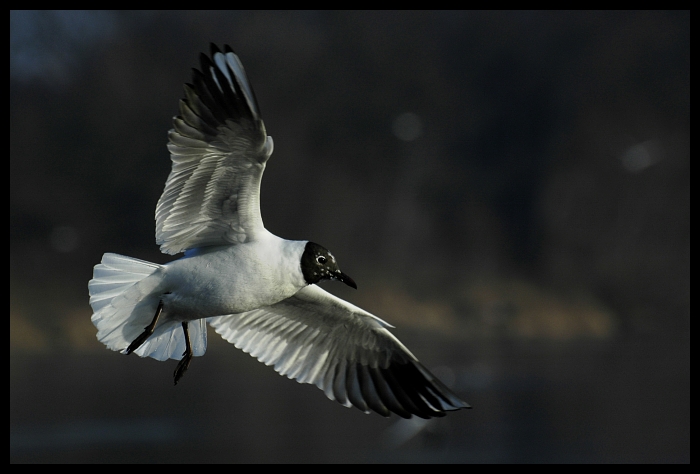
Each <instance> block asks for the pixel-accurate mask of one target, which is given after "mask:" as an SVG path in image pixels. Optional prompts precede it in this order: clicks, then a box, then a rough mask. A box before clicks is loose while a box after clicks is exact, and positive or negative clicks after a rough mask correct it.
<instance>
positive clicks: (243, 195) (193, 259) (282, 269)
mask: <svg viewBox="0 0 700 474" xmlns="http://www.w3.org/2000/svg"><path fill="white" fill-rule="evenodd" d="M184 88H185V98H184V99H182V100H180V108H179V110H180V115H178V116H176V117H174V119H173V128H172V129H171V130H170V132H169V133H168V138H169V143H168V150H169V151H170V155H171V159H172V170H171V172H170V175H169V176H168V179H167V181H166V183H165V189H164V191H163V194H162V196H161V197H160V199H159V201H158V204H157V207H156V216H155V217H156V243H157V244H159V245H160V250H161V251H162V252H163V253H166V254H170V255H175V254H178V253H182V252H184V256H182V257H181V258H179V259H177V260H174V261H172V262H170V263H167V264H165V265H159V264H156V263H150V262H146V261H143V260H139V259H136V258H131V257H126V256H122V255H117V254H113V253H106V254H104V256H103V257H102V261H101V263H99V264H98V265H96V266H95V268H94V273H93V278H92V280H90V282H89V284H88V289H89V293H90V305H91V306H92V310H93V314H92V317H91V320H92V322H93V324H94V325H95V326H96V328H97V338H98V340H100V341H101V342H102V343H104V344H105V345H106V346H107V347H108V348H109V349H111V350H114V351H120V352H121V353H123V354H131V353H135V354H138V355H139V356H141V357H152V358H154V359H157V360H166V359H169V358H170V359H179V362H178V364H177V367H176V369H175V372H174V381H175V384H177V383H178V381H180V379H181V378H182V376H183V374H184V373H185V371H186V370H187V369H188V367H189V366H190V363H191V361H192V358H193V357H195V356H202V355H204V352H205V350H206V347H207V332H206V324H207V323H208V324H209V325H210V326H212V327H213V328H214V330H215V331H216V332H217V333H219V334H220V335H221V336H222V337H223V338H224V339H226V340H227V341H229V342H231V343H233V344H234V345H235V346H236V347H238V348H239V349H242V350H243V351H245V352H247V353H249V354H250V355H252V356H253V357H255V358H257V359H258V360H259V361H260V362H263V363H264V364H266V365H271V366H273V367H274V369H275V370H276V371H277V372H278V373H280V374H281V375H285V376H287V377H289V378H291V379H295V380H297V381H298V382H300V383H309V384H314V385H316V386H317V387H318V388H320V389H321V390H323V391H324V393H325V394H326V396H327V397H328V398H330V399H331V400H336V401H338V402H339V403H341V404H343V405H345V406H355V407H357V408H359V409H360V410H362V411H364V412H366V413H369V412H370V411H375V412H377V413H379V414H381V415H383V416H389V415H390V413H392V412H393V413H396V414H397V415H399V416H402V417H404V418H410V417H411V416H413V415H416V416H419V417H421V418H432V417H439V416H444V415H445V412H446V411H450V410H457V409H460V408H470V406H469V405H468V404H467V403H465V402H464V401H462V400H461V399H460V398H459V397H458V396H457V395H455V394H454V393H453V392H452V391H451V390H450V389H449V388H448V387H446V386H445V385H444V384H443V383H442V382H440V380H438V379H437V378H436V377H435V376H434V375H433V374H432V373H430V372H429V371H428V370H427V369H426V368H425V367H424V366H423V365H422V364H421V363H420V362H419V361H418V359H416V357H415V356H414V355H413V354H411V352H410V351H409V350H408V349H407V348H406V347H405V346H404V345H403V344H402V343H401V342H399V340H398V339H397V338H396V337H394V336H393V335H392V334H391V333H390V332H389V331H388V328H391V327H393V326H391V325H390V324H388V323H386V322H385V321H383V320H381V319H380V318H378V317H376V316H374V315H373V314H370V313H368V312H367V311H364V310H362V309H360V308H358V307H357V306H354V305H352V304H350V303H348V302H347V301H344V300H342V299H340V298H338V297H336V296H334V295H332V294H330V293H328V292H326V291H324V290H323V289H321V288H320V287H319V286H317V283H318V282H320V281H321V280H337V281H340V282H343V283H345V284H346V285H348V286H351V287H352V288H357V285H356V284H355V282H354V281H353V279H352V278H350V277H349V276H348V275H346V274H345V273H343V272H342V271H341V270H340V268H339V266H338V262H337V261H336V259H335V257H334V256H333V254H332V253H331V252H329V251H328V250H327V249H326V248H324V247H322V246H321V245H319V244H316V243H314V242H310V241H305V240H303V241H299V240H285V239H282V238H280V237H277V236H276V235H273V234H272V233H270V232H269V231H268V230H267V229H265V227H264V226H263V221H262V218H261V216H260V181H261V178H262V175H263V171H264V170H265V166H266V165H267V161H268V159H269V158H270V155H272V149H273V142H272V137H270V136H268V135H267V131H266V130H265V125H264V123H263V120H262V118H261V115H260V108H259V107H258V102H257V99H256V98H255V93H254V92H253V88H252V86H251V84H250V82H249V81H248V77H247V76H246V73H245V70H244V69H243V65H242V64H241V61H240V60H239V58H238V56H237V55H236V54H235V53H234V52H233V50H232V49H231V48H230V47H229V46H225V47H224V49H223V51H222V50H220V49H219V48H218V47H217V46H215V45H214V44H212V45H211V53H210V55H209V56H207V55H205V54H203V53H202V54H201V55H200V69H199V70H198V69H193V74H192V83H191V84H185V87H184Z"/></svg>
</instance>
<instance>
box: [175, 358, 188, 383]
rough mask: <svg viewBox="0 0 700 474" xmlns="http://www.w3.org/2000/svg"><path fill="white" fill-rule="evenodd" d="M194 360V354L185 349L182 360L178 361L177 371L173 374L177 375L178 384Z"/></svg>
mask: <svg viewBox="0 0 700 474" xmlns="http://www.w3.org/2000/svg"><path fill="white" fill-rule="evenodd" d="M191 361H192V354H191V353H189V354H188V353H187V351H185V353H184V354H182V359H180V362H178V363H177V367H176V368H175V372H174V373H173V375H174V376H175V385H177V382H178V381H179V380H180V379H181V378H182V376H183V375H185V372H187V369H188V368H189V367H190V362H191Z"/></svg>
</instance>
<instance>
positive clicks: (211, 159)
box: [156, 45, 272, 254]
mask: <svg viewBox="0 0 700 474" xmlns="http://www.w3.org/2000/svg"><path fill="white" fill-rule="evenodd" d="M200 62H201V71H198V70H196V69H193V75H192V82H193V83H192V84H186V85H185V98H184V99H182V100H181V101H180V115H179V116H177V117H175V118H174V119H173V127H174V128H173V129H172V130H170V132H169V134H168V138H169V140H170V143H169V144H168V150H170V154H171V159H172V162H173V165H172V170H171V172H170V176H168V180H167V181H166V183H165V190H164V191H163V194H162V196H161V197H160V200H159V201H158V206H157V207H156V242H157V243H158V244H159V245H160V246H161V251H162V252H164V253H168V254H176V253H179V252H183V251H185V250H188V249H192V248H196V247H204V246H209V245H222V244H236V243H240V242H247V241H249V240H253V239H255V238H256V235H257V234H258V233H259V232H261V231H262V230H263V229H264V227H263V223H262V218H261V217H260V180H261V178H262V174H263V171H264V170H265V164H266V162H267V160H268V158H269V157H270V155H271V154H272V138H270V137H268V136H267V134H266V131H265V125H264V124H263V121H262V119H261V118H260V110H259V108H258V105H257V100H256V99H255V94H254V93H253V89H252V87H251V85H250V83H249V81H248V78H247V76H246V74H245V70H244V69H243V66H242V65H241V63H240V61H239V59H238V57H237V56H236V55H235V54H234V52H233V51H232V50H231V48H230V47H228V46H226V47H225V48H224V52H221V51H220V50H219V49H218V48H217V47H216V46H215V45H212V52H211V58H209V57H208V56H206V55H204V54H202V55H201V57H200Z"/></svg>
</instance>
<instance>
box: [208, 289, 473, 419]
mask: <svg viewBox="0 0 700 474" xmlns="http://www.w3.org/2000/svg"><path fill="white" fill-rule="evenodd" d="M208 321H209V324H210V325H211V326H213V327H214V329H215V330H216V332H218V333H219V334H221V336H222V337H223V338H224V339H226V340H227V341H229V342H231V343H233V344H234V345H235V346H236V347H238V348H239V349H242V350H243V351H245V352H247V353H249V354H250V355H252V356H253V357H255V358H257V359H258V360H260V361H261V362H263V363H264V364H266V365H271V366H274V369H275V370H276V371H277V372H279V373H280V374H282V375H286V376H287V377H289V378H291V379H295V380H297V381H298V382H301V383H310V384H314V385H316V386H317V387H319V388H320V389H321V390H323V391H324V392H325V394H326V396H327V397H328V398H330V399H331V400H336V401H338V402H340V403H342V404H343V405H345V406H355V407H357V408H359V409H360V410H362V411H364V412H369V411H370V410H373V411H375V412H377V413H379V414H381V415H383V416H389V414H390V413H391V412H393V413H396V414H398V415H399V416H402V417H404V418H410V417H411V416H412V415H417V416H419V417H421V418H432V417H438V416H444V415H445V411H449V410H457V409H460V408H468V407H469V405H468V404H467V403H465V402H464V401H462V400H461V399H460V398H459V397H457V396H456V395H455V394H454V393H452V391H451V390H450V389H448V388H447V387H446V386H445V385H444V384H443V383H442V382H440V381H439V380H438V379H437V378H435V376H434V375H432V374H431V373H430V372H429V371H428V370H427V369H426V368H425V367H424V366H423V365H422V364H421V363H420V362H419V361H418V360H417V359H416V358H415V356H413V354H411V353H410V352H409V351H408V349H406V347H404V345H403V344H401V342H399V340H398V339H396V338H395V337H394V336H393V335H392V334H391V333H390V332H389V331H388V330H387V329H386V326H388V325H387V324H386V323H385V322H384V321H382V320H381V319H379V318H376V317H375V316H373V315H372V314H370V313H368V312H366V311H364V310H362V309H360V308H358V307H356V306H353V305H352V304H350V303H348V302H346V301H343V300H341V299H340V298H337V297H335V296H333V295H331V294H330V293H328V292H326V291H324V290H322V289H321V288H319V287H318V286H316V285H310V286H308V287H306V288H304V289H302V290H301V291H299V292H298V293H297V294H296V295H295V296H293V297H291V298H288V299H286V300H284V301H282V302H280V303H276V304H274V305H272V306H268V307H265V308H262V309H257V310H254V311H249V312H246V313H242V314H234V315H227V316H218V317H215V318H210V319H209V320H208Z"/></svg>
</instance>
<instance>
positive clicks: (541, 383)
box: [10, 335, 690, 463]
mask: <svg viewBox="0 0 700 474" xmlns="http://www.w3.org/2000/svg"><path fill="white" fill-rule="evenodd" d="M406 339H408V340H409V341H410V342H411V344H412V345H413V346H414V348H415V351H416V352H417V353H425V352H426V350H425V349H426V348H428V347H436V341H435V340H431V338H430V337H429V336H425V335H422V336H421V338H420V339H418V338H415V340H411V337H408V338H406ZM421 341H422V343H421ZM415 346H418V347H415ZM441 347H442V349H441V351H440V353H433V354H432V355H431V357H430V358H431V359H432V360H430V362H428V364H429V366H432V367H439V366H444V367H451V368H452V369H453V370H454V372H455V377H454V379H455V386H454V387H455V389H456V390H457V391H458V393H460V394H461V395H462V396H463V397H464V398H465V399H466V400H467V401H468V402H470V403H471V404H472V405H473V406H474V409H473V410H463V411H460V412H455V413H450V414H449V415H448V416H447V417H446V418H443V419H437V420H431V421H427V422H426V421H424V420H410V421H406V420H402V419H399V418H397V417H393V418H390V419H384V418H382V417H380V416H377V415H364V414H362V413H360V412H359V411H358V410H355V409H347V408H345V407H342V406H340V405H338V404H336V403H334V402H331V401H329V400H327V399H326V398H325V397H324V395H323V394H322V393H321V392H320V391H319V390H317V389H316V388H314V387H311V386H306V385H299V384H297V383H295V382H292V381H289V380H287V379H285V378H283V377H279V376H278V375H276V374H274V373H273V372H272V370H271V369H270V368H267V367H264V366H263V365H262V364H259V363H257V362H256V361H254V360H253V359H252V358H250V357H248V356H247V355H245V354H242V353H240V352H239V351H237V350H236V349H235V348H233V347H231V348H230V350H227V349H226V348H225V347H218V348H216V350H212V351H210V353H208V354H207V355H206V356H205V357H204V358H198V359H195V361H194V362H193V365H192V367H191V369H190V371H189V372H188V373H187V376H186V378H185V379H183V382H182V383H181V384H179V385H178V386H177V387H173V386H172V381H171V373H172V370H173V369H174V366H175V362H174V361H169V362H167V363H160V362H156V361H152V360H149V359H138V358H132V357H125V356H122V355H119V354H114V353H109V352H107V351H105V352H104V353H101V354H97V355H70V354H68V355H51V356H48V355H45V356H39V355H32V356H30V355H17V354H13V355H12V356H11V364H10V367H11V384H10V398H11V406H10V462H13V463H14V462H689V461H690V454H689V453H690V435H689V433H690V419H689V413H690V408H689V404H690V387H689V354H690V352H689V350H690V346H689V341H688V340H682V339H679V340H675V341H668V340H653V339H644V340H640V339H628V340H617V341H608V342H580V343H573V344H571V343H568V344H552V343H546V342H529V343H524V342H518V343H515V342H504V341H500V342H490V343H485V342H479V343H476V342H469V343H465V342H456V341H452V342H447V343H445V341H442V344H441ZM686 356H687V357H686ZM683 358H685V360H687V361H688V364H687V365H685V366H672V365H670V364H669V361H673V360H682V359H683ZM424 360H425V359H424Z"/></svg>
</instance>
